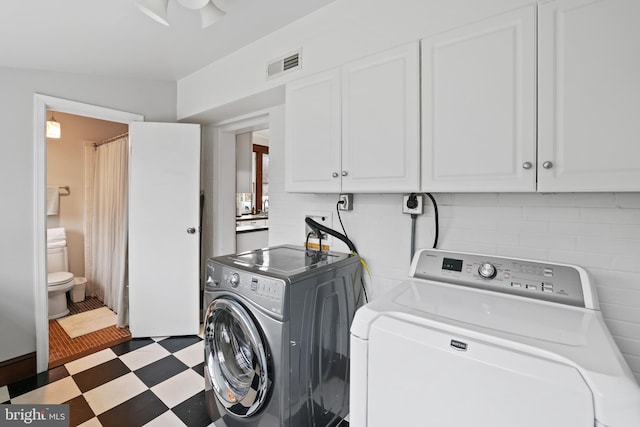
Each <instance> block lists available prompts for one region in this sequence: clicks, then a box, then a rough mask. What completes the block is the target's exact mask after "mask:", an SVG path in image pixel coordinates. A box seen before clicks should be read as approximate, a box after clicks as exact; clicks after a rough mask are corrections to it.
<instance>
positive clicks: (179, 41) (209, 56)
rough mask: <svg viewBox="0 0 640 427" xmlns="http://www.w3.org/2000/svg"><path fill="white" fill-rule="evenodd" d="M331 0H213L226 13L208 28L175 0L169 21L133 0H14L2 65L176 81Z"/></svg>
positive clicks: (1, 40)
mask: <svg viewBox="0 0 640 427" xmlns="http://www.w3.org/2000/svg"><path fill="white" fill-rule="evenodd" d="M332 1H334V0H214V3H215V4H217V5H218V6H219V7H220V8H222V9H223V10H226V11H227V15H226V16H225V18H224V19H223V20H222V21H220V22H218V23H216V24H214V25H213V26H211V27H209V28H207V29H204V30H203V29H201V28H200V15H199V12H198V11H191V10H188V9H185V8H184V7H182V6H180V5H179V4H178V3H177V1H176V0H170V1H169V22H170V24H171V26H170V27H166V26H163V25H161V24H159V23H157V22H155V21H153V20H152V19H150V18H149V17H147V16H146V15H144V14H143V13H142V12H140V10H139V9H138V7H137V6H136V5H135V1H134V0H102V1H97V0H13V1H11V2H6V4H4V9H3V11H2V13H0V67H10V68H25V69H36V70H49V71H60V72H72V73H81V74H91V75H107V76H118V77H134V78H145V79H156V80H169V81H174V80H177V79H180V78H182V77H184V76H186V75H188V74H190V73H191V72H193V71H196V70H198V69H200V68H202V67H203V66H205V65H207V64H210V63H212V62H214V61H216V60H217V59H219V58H221V57H223V56H225V55H227V54H229V53H230V52H233V51H235V50H237V49H239V48H241V47H242V46H245V45H247V44H249V43H251V42H253V41H255V40H257V39H259V38H261V37H263V36H265V35H267V34H269V33H271V32H273V31H275V30H277V29H279V28H282V27H284V26H285V25H287V24H289V23H291V22H293V21H296V20H298V19H300V18H301V17H303V16H304V15H307V14H309V13H311V12H313V11H315V10H317V9H319V8H321V7H323V6H326V5H327V4H329V3H331V2H332ZM286 53H287V52H283V54H286ZM274 59H275V58H274ZM265 66H266V64H265Z"/></svg>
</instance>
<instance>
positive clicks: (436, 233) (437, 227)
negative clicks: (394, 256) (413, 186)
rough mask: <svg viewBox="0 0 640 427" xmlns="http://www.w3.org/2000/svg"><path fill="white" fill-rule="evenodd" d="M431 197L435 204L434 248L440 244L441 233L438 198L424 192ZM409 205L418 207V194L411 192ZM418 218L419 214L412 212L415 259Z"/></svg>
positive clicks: (412, 239)
mask: <svg viewBox="0 0 640 427" xmlns="http://www.w3.org/2000/svg"><path fill="white" fill-rule="evenodd" d="M424 194H426V195H427V197H429V199H431V203H432V204H433V217H434V227H435V231H434V238H433V249H436V247H437V246H438V237H439V234H440V224H439V219H438V204H437V203H436V199H434V198H433V196H432V195H431V193H424ZM407 207H408V208H409V209H415V208H417V207H418V196H417V195H416V194H415V193H411V194H410V195H409V198H408V199H407ZM417 218H418V215H417V214H411V258H410V260H411V261H413V255H414V254H415V250H416V220H417Z"/></svg>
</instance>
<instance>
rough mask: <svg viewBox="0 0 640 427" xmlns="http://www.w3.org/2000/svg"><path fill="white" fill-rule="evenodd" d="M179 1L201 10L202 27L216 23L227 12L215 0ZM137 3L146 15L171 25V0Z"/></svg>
mask: <svg viewBox="0 0 640 427" xmlns="http://www.w3.org/2000/svg"><path fill="white" fill-rule="evenodd" d="M177 2H178V3H179V4H180V5H181V6H182V7H184V8H185V9H189V10H199V11H200V22H201V25H202V28H207V27H209V26H211V25H213V24H215V23H216V22H218V21H219V20H220V19H222V17H223V16H224V15H225V14H226V12H225V11H224V10H222V9H220V8H219V7H218V6H216V5H215V4H214V3H213V0H177ZM136 4H137V5H138V7H139V8H140V10H141V11H142V12H143V13H144V14H145V15H147V16H149V17H150V18H152V19H153V20H155V21H157V22H159V23H161V24H163V25H166V26H169V21H168V19H167V17H168V12H167V11H168V7H169V0H138V1H136Z"/></svg>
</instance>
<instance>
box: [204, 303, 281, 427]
mask: <svg viewBox="0 0 640 427" xmlns="http://www.w3.org/2000/svg"><path fill="white" fill-rule="evenodd" d="M265 348H266V346H265V345H264V343H263V342H262V338H261V336H260V333H259V332H258V327H257V326H256V324H255V322H254V321H253V319H252V318H251V316H250V315H249V313H248V312H247V310H246V309H245V308H244V307H243V306H242V305H240V304H239V303H238V302H236V301H235V300H233V299H231V298H227V297H220V298H217V299H215V300H214V301H213V302H212V303H211V304H210V305H209V308H208V309H207V314H206V316H205V359H206V360H205V363H206V367H205V369H207V371H208V375H209V378H210V379H211V383H212V386H213V390H214V392H215V394H216V396H217V398H218V401H219V402H220V403H222V405H224V407H225V408H226V409H227V410H228V411H229V412H231V413H232V414H234V415H236V416H239V417H249V416H251V415H253V414H255V413H256V412H257V411H258V410H259V409H260V408H261V407H262V405H263V404H264V402H265V399H266V397H267V392H268V391H269V387H270V385H271V381H270V380H269V371H268V366H267V355H266V351H265Z"/></svg>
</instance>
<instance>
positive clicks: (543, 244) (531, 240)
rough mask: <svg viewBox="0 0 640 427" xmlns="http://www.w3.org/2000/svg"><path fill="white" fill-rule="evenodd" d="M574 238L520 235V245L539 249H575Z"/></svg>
mask: <svg viewBox="0 0 640 427" xmlns="http://www.w3.org/2000/svg"><path fill="white" fill-rule="evenodd" d="M576 239H577V238H576V237H574V236H566V235H564V236H563V235H559V234H552V233H535V234H533V233H528V232H525V233H520V239H519V240H520V245H522V246H524V247H529V248H540V249H565V250H569V249H575V248H576Z"/></svg>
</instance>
